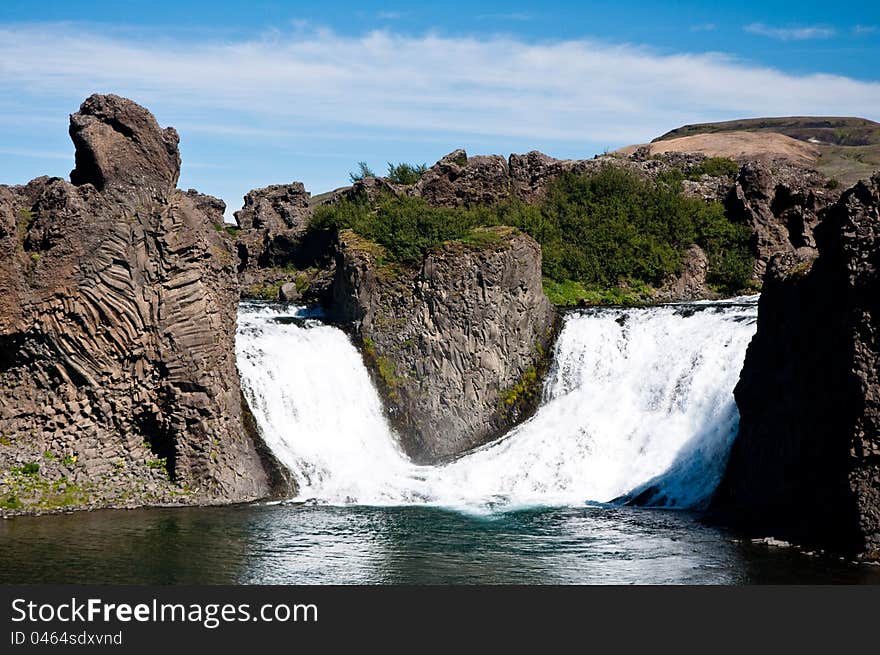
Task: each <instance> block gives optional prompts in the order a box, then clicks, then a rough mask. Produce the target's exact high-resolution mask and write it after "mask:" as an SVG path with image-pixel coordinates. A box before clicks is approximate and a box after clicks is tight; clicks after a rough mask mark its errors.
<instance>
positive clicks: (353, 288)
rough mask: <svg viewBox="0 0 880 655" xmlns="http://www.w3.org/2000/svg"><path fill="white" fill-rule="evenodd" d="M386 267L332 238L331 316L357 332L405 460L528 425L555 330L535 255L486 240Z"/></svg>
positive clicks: (361, 245)
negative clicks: (334, 250) (414, 265)
mask: <svg viewBox="0 0 880 655" xmlns="http://www.w3.org/2000/svg"><path fill="white" fill-rule="evenodd" d="M386 260H387V257H386V256H384V253H383V249H382V247H381V246H379V245H377V244H375V243H372V242H369V241H366V240H364V239H362V238H361V237H359V236H357V235H356V234H354V233H353V232H350V231H343V232H342V233H340V235H339V245H338V248H337V258H336V275H335V278H334V281H333V287H332V300H331V302H330V303H329V308H330V312H331V314H330V316H331V318H333V319H334V320H337V321H340V322H342V323H344V324H345V325H348V326H350V327H351V328H352V330H353V331H354V334H355V337H356V342H357V343H359V344H360V346H361V351H362V353H363V355H364V359H365V361H366V363H367V365H368V368H369V369H370V371H371V373H372V374H373V378H374V380H375V382H376V383H377V387H378V388H379V389H380V391H381V393H382V395H383V397H384V400H385V406H386V408H387V410H388V413H389V416H390V418H391V421H392V423H393V425H394V426H395V427H396V428H397V431H398V433H399V434H400V437H401V442H402V446H403V447H404V449H405V451H406V452H407V454H408V455H409V456H410V457H411V458H412V459H413V460H414V461H416V462H419V463H436V462H440V461H444V460H447V459H449V458H451V457H454V456H456V455H459V454H461V453H463V452H465V451H467V450H470V449H472V448H475V447H477V446H480V445H482V444H484V443H487V442H489V441H492V440H494V439H496V438H498V437H500V436H501V435H502V434H504V433H505V432H506V431H507V430H509V429H510V428H511V427H512V426H513V425H515V424H516V423H518V422H520V421H522V420H523V419H524V418H527V417H528V416H530V415H531V413H533V412H534V410H535V409H536V408H537V404H538V402H539V401H540V392H541V384H542V381H543V377H544V373H545V371H546V369H547V367H548V365H549V361H550V357H551V349H552V345H553V340H554V338H555V336H556V330H557V325H558V315H557V313H556V310H555V309H554V307H553V306H552V305H551V304H550V302H549V301H548V300H547V298H546V296H544V292H543V290H542V288H541V249H540V247H539V246H538V244H537V243H536V242H535V241H534V240H533V239H532V238H531V237H529V236H527V235H525V234H522V233H519V232H517V231H516V230H513V229H512V228H505V227H498V228H487V229H481V230H477V231H475V232H474V233H473V235H472V236H471V237H470V238H469V239H468V240H464V241H456V242H452V243H448V244H444V245H443V246H441V247H438V248H435V249H433V250H432V251H431V252H429V253H428V254H427V255H426V256H425V258H424V261H423V262H422V264H421V266H420V267H418V268H415V269H409V268H405V267H402V266H400V265H399V264H387V263H383V262H385V261H386Z"/></svg>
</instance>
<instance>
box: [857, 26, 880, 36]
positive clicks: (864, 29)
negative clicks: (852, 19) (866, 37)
mask: <svg viewBox="0 0 880 655" xmlns="http://www.w3.org/2000/svg"><path fill="white" fill-rule="evenodd" d="M878 29H880V28H878V27H877V26H876V25H856V26H854V27H853V28H852V31H853V34H858V35H863V34H873V33H874V32H876V31H877V30H878Z"/></svg>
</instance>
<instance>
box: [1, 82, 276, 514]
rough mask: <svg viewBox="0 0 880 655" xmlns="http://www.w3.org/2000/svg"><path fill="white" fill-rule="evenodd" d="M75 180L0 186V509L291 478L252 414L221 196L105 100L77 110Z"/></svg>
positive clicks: (205, 493) (155, 496) (220, 490)
mask: <svg viewBox="0 0 880 655" xmlns="http://www.w3.org/2000/svg"><path fill="white" fill-rule="evenodd" d="M70 135H71V137H72V139H73V142H74V145H75V146H76V168H75V169H74V170H73V171H72V172H71V176H70V179H71V182H67V181H65V180H62V179H59V178H46V177H43V178H38V179H36V180H33V181H31V182H30V183H28V184H27V185H24V186H12V187H9V186H0V243H2V249H3V253H4V255H3V256H2V258H0V512H3V513H9V512H17V511H43V510H51V509H53V508H56V507H98V506H134V505H142V504H156V503H178V502H185V503H213V502H232V501H245V500H253V499H257V498H263V497H266V496H269V495H271V494H273V493H275V492H276V491H278V492H279V493H285V492H286V491H289V485H290V482H289V480H287V478H286V475H285V474H284V472H283V471H282V469H281V468H280V467H279V466H278V465H277V463H276V462H275V461H274V459H273V458H272V456H271V454H269V453H268V451H267V450H266V449H265V448H264V447H263V445H262V443H261V441H260V439H259V436H258V435H257V434H256V433H255V431H254V430H253V429H248V428H247V427H246V426H248V425H250V426H252V421H248V420H247V418H248V416H247V414H248V410H247V408H246V406H244V404H243V402H242V398H241V391H240V388H239V382H238V373H237V369H236V364H235V349H234V347H233V340H234V336H235V321H236V311H237V303H238V296H239V290H238V280H237V275H236V274H237V271H236V262H237V258H236V254H235V251H234V250H233V249H232V246H231V244H230V243H229V242H228V240H227V239H226V238H225V237H224V236H223V234H222V231H223V227H222V222H223V209H224V205H223V203H222V202H221V201H219V200H217V199H214V198H210V197H208V196H203V195H201V194H198V193H197V192H194V191H190V192H187V193H184V192H181V191H178V190H177V189H176V188H175V185H176V183H177V179H178V174H179V170H180V156H179V154H178V148H177V143H178V136H177V133H176V132H175V131H174V129H172V128H166V129H161V128H160V127H159V125H158V124H157V122H156V119H155V118H154V117H153V116H152V114H150V113H149V112H148V111H147V110H146V109H144V108H142V107H140V106H138V105H137V104H135V103H133V102H131V101H129V100H126V99H124V98H120V97H117V96H113V95H107V96H101V95H94V96H91V97H90V98H88V99H87V100H86V101H85V102H84V103H83V104H82V107H81V108H80V111H79V112H78V113H75V114H73V115H72V116H71V118H70Z"/></svg>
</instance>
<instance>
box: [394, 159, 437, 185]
mask: <svg viewBox="0 0 880 655" xmlns="http://www.w3.org/2000/svg"><path fill="white" fill-rule="evenodd" d="M426 170H428V165H427V164H415V165H413V164H406V163H403V162H401V163H399V164H393V163H391V162H388V175H387V176H386V177H387V178H388V181H389V182H391V183H392V184H415V183H416V182H418V181H419V180H420V179H421V177H422V175H423V174H424V172H425V171H426Z"/></svg>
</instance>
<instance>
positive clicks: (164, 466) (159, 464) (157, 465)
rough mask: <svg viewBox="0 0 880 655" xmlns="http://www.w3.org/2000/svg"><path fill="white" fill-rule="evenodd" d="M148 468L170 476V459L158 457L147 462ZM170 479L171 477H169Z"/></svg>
mask: <svg viewBox="0 0 880 655" xmlns="http://www.w3.org/2000/svg"><path fill="white" fill-rule="evenodd" d="M147 468H148V469H158V470H160V471H162V472H163V473H164V474H165V475H169V473H168V458H167V457H157V458H155V459H148V460H147ZM169 477H170V475H169Z"/></svg>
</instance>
